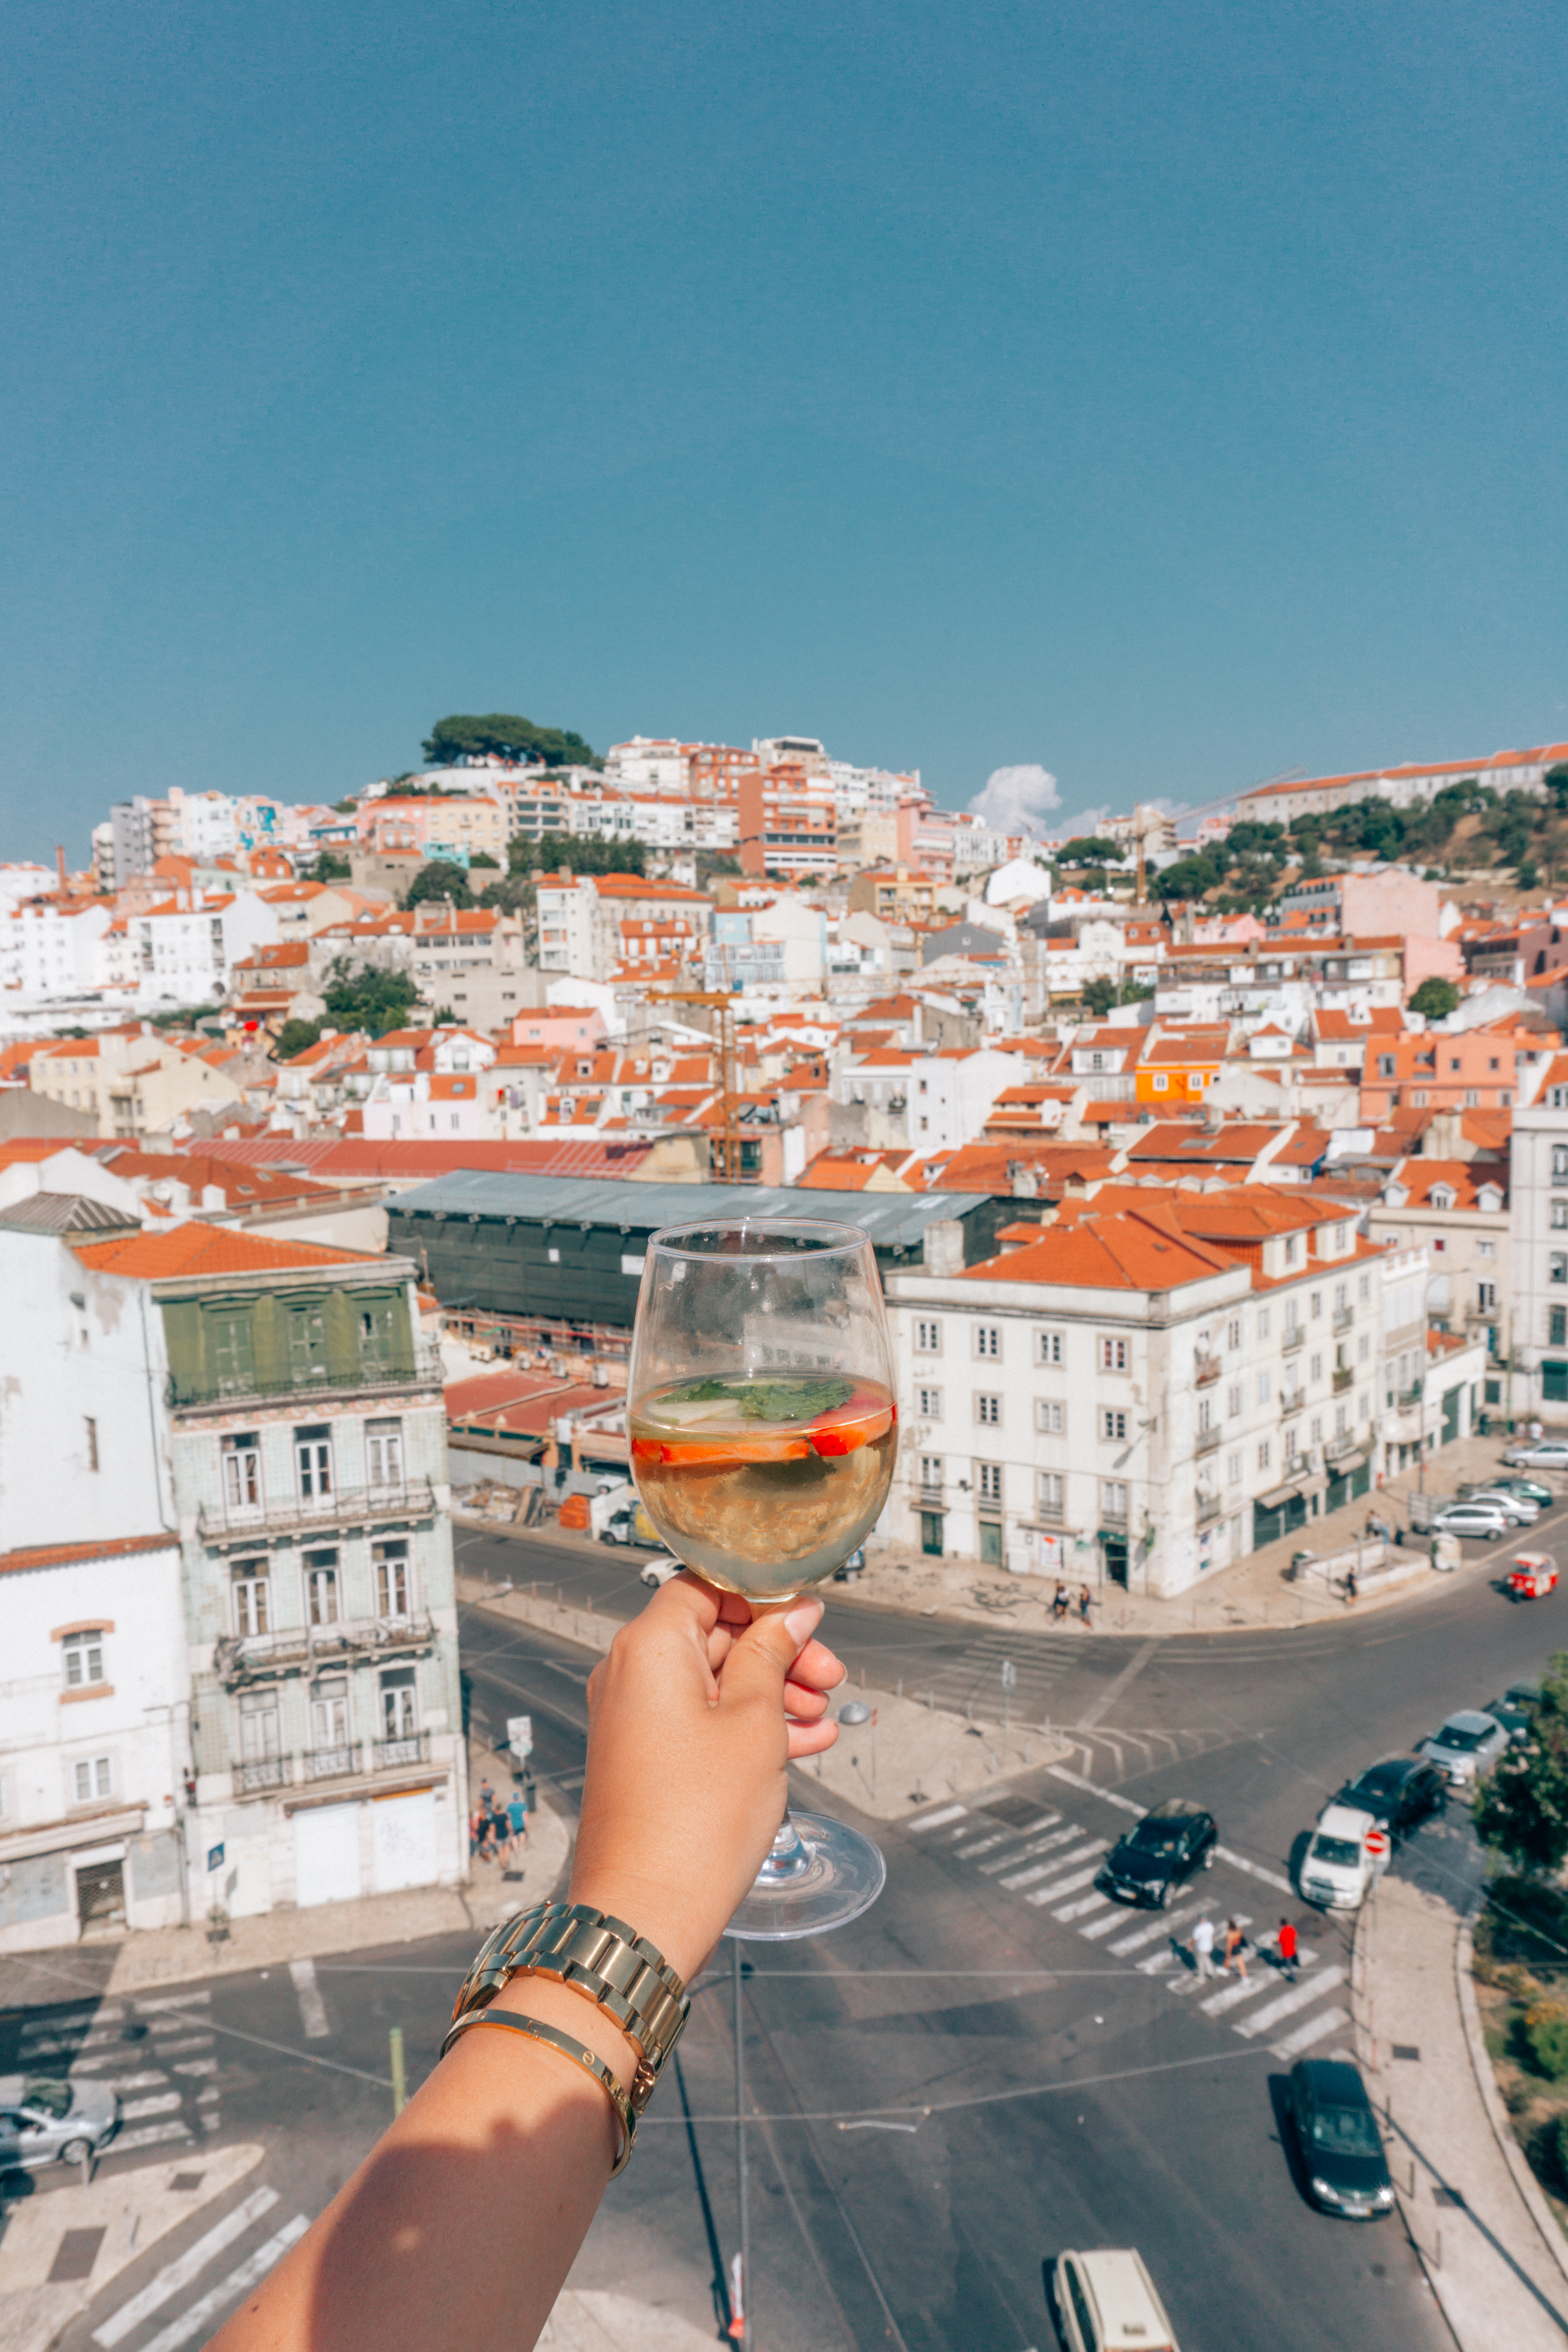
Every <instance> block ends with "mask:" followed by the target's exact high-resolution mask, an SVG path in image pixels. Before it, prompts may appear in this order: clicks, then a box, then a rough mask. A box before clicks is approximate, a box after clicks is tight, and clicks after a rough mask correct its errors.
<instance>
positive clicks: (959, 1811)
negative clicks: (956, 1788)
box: [905, 1805, 969, 1837]
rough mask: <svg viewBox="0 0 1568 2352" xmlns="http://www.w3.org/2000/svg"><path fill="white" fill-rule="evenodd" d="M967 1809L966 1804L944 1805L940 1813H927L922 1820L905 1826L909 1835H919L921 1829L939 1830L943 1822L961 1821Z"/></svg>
mask: <svg viewBox="0 0 1568 2352" xmlns="http://www.w3.org/2000/svg"><path fill="white" fill-rule="evenodd" d="M968 1811H969V1807H968V1806H967V1805H944V1806H943V1807H942V1811H941V1812H940V1813H928V1814H927V1815H926V1817H925V1819H924V1821H923V1822H907V1823H906V1824H905V1826H906V1828H907V1829H908V1831H909V1833H910V1836H911V1837H919V1835H920V1833H921V1831H922V1830H939V1829H941V1828H942V1824H943V1823H944V1822H957V1821H962V1820H963V1816H964V1814H965V1813H967V1812H968Z"/></svg>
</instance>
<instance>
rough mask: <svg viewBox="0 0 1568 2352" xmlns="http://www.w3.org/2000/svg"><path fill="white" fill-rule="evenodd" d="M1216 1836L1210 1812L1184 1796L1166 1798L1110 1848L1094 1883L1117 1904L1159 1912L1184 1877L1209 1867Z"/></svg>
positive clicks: (1216, 1839)
mask: <svg viewBox="0 0 1568 2352" xmlns="http://www.w3.org/2000/svg"><path fill="white" fill-rule="evenodd" d="M1218 1838H1219V1832H1218V1830H1217V1829H1216V1828H1215V1819H1214V1815H1213V1814H1212V1813H1205V1811H1203V1809H1202V1807H1201V1806H1198V1805H1194V1804H1193V1803H1191V1802H1190V1801H1188V1800H1187V1799H1186V1798H1185V1797H1170V1798H1167V1800H1166V1801H1165V1802H1164V1803H1163V1805H1156V1806H1155V1808H1154V1810H1153V1811H1152V1813H1145V1814H1144V1816H1143V1818H1142V1821H1141V1822H1139V1824H1138V1826H1137V1828H1136V1829H1135V1830H1129V1831H1128V1832H1127V1835H1126V1836H1125V1837H1124V1838H1121V1839H1120V1840H1119V1841H1118V1843H1116V1844H1115V1845H1114V1846H1113V1847H1112V1848H1111V1850H1110V1853H1108V1854H1107V1855H1106V1857H1105V1860H1104V1861H1103V1862H1102V1863H1101V1864H1100V1869H1099V1871H1098V1872H1097V1874H1096V1875H1095V1881H1094V1883H1095V1885H1097V1886H1098V1887H1099V1889H1100V1893H1101V1894H1102V1895H1113V1896H1114V1897H1115V1899H1116V1901H1117V1902H1118V1903H1136V1904H1138V1905H1140V1906H1142V1907H1144V1908H1146V1909H1148V1910H1151V1911H1163V1909H1164V1907H1165V1906H1166V1904H1167V1903H1168V1902H1169V1901H1170V1899H1171V1897H1172V1895H1173V1893H1174V1892H1175V1890H1176V1888H1177V1887H1178V1886H1180V1885H1181V1884H1182V1882H1183V1880H1184V1879H1187V1878H1190V1877H1191V1876H1192V1874H1193V1873H1194V1870H1206V1869H1207V1868H1208V1866H1209V1864H1210V1863H1212V1862H1213V1860H1214V1850H1215V1844H1216V1843H1217V1842H1218Z"/></svg>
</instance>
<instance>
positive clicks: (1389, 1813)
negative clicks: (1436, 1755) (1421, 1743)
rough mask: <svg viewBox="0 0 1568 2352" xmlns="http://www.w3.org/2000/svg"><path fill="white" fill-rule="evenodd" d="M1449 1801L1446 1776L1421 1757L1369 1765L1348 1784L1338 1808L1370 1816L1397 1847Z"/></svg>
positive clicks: (1388, 1759)
mask: <svg viewBox="0 0 1568 2352" xmlns="http://www.w3.org/2000/svg"><path fill="white" fill-rule="evenodd" d="M1447 1801H1448V1791H1447V1785H1446V1784H1445V1782H1444V1779H1443V1775H1442V1774H1441V1772H1439V1771H1438V1769H1437V1767H1436V1764H1428V1763H1427V1762H1426V1761H1425V1759H1423V1758H1421V1757H1419V1756H1384V1757H1383V1758H1381V1759H1380V1760H1379V1761H1378V1762H1377V1763H1375V1764H1369V1765H1368V1766H1367V1768H1366V1770H1365V1771H1364V1772H1362V1773H1359V1774H1358V1775H1357V1777H1356V1778H1355V1780H1347V1781H1346V1782H1345V1785H1344V1787H1343V1788H1342V1790H1340V1793H1339V1795H1338V1796H1337V1797H1336V1798H1335V1799H1334V1802H1335V1804H1336V1805H1349V1806H1350V1807H1351V1808H1352V1811H1357V1812H1363V1813H1370V1814H1371V1815H1372V1818H1373V1821H1374V1822H1376V1823H1377V1824H1378V1827H1379V1828H1380V1829H1385V1830H1386V1831H1387V1832H1388V1834H1389V1836H1390V1837H1391V1838H1392V1839H1393V1840H1394V1844H1395V1845H1397V1844H1398V1843H1399V1841H1400V1840H1401V1838H1405V1837H1408V1836H1409V1834H1410V1832H1411V1831H1412V1830H1414V1829H1418V1828H1419V1827H1420V1825H1421V1823H1422V1822H1424V1821H1426V1819H1427V1817H1428V1816H1429V1815H1430V1814H1432V1813H1436V1812H1439V1811H1441V1810H1442V1808H1443V1807H1444V1805H1446V1804H1447Z"/></svg>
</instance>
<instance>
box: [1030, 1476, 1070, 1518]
mask: <svg viewBox="0 0 1568 2352" xmlns="http://www.w3.org/2000/svg"><path fill="white" fill-rule="evenodd" d="M1035 1502H1036V1507H1037V1509H1038V1511H1039V1514H1040V1517H1042V1518H1043V1519H1059V1518H1060V1517H1061V1515H1062V1513H1063V1511H1064V1510H1065V1509H1066V1508H1067V1481H1066V1479H1065V1478H1064V1477H1063V1476H1062V1475H1061V1473H1060V1472H1059V1471H1058V1470H1042V1471H1041V1472H1040V1474H1039V1475H1038V1477H1037V1479H1036V1481H1035Z"/></svg>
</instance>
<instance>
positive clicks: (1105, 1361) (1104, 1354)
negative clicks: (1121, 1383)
mask: <svg viewBox="0 0 1568 2352" xmlns="http://www.w3.org/2000/svg"><path fill="white" fill-rule="evenodd" d="M1100 1370H1101V1371H1102V1372H1124V1371H1125V1370H1127V1342H1126V1340H1125V1339H1101V1340H1100Z"/></svg>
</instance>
